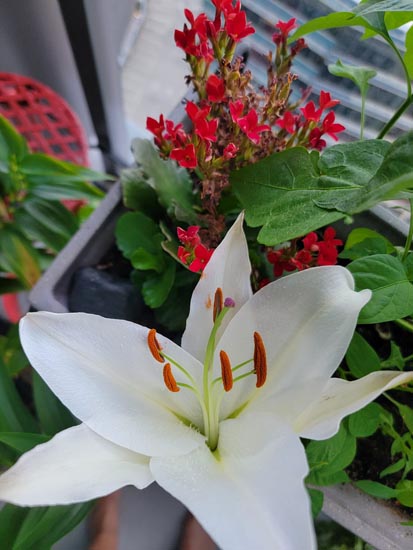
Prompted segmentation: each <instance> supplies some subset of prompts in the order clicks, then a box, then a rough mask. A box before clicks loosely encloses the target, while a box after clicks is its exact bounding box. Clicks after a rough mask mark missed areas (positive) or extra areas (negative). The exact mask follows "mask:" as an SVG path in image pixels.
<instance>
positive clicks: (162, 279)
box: [142, 259, 176, 309]
mask: <svg viewBox="0 0 413 550" xmlns="http://www.w3.org/2000/svg"><path fill="white" fill-rule="evenodd" d="M175 271H176V262H174V261H173V260H169V259H168V261H167V264H166V269H165V270H164V271H163V273H161V274H160V275H158V274H156V273H155V274H153V275H152V274H151V273H148V275H147V277H146V279H145V281H144V283H143V285H142V296H143V299H144V302H145V304H146V305H147V306H149V307H150V308H151V309H154V308H157V307H160V306H161V305H162V304H163V303H164V302H165V300H166V299H167V298H168V295H169V293H170V291H171V289H172V286H173V284H174V281H175Z"/></svg>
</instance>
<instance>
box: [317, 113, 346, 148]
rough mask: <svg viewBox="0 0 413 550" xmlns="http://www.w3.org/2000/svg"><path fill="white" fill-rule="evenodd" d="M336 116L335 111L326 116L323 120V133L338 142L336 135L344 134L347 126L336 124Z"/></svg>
mask: <svg viewBox="0 0 413 550" xmlns="http://www.w3.org/2000/svg"><path fill="white" fill-rule="evenodd" d="M335 119H336V115H335V114H334V113H333V111H330V112H329V113H328V115H326V117H325V119H324V120H323V132H324V133H325V134H327V135H328V136H330V137H331V138H333V139H334V140H335V141H338V137H337V136H336V134H338V133H339V132H343V130H345V129H346V128H345V126H343V125H342V124H338V123H337V122H335Z"/></svg>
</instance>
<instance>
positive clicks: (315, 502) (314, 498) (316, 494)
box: [307, 488, 324, 518]
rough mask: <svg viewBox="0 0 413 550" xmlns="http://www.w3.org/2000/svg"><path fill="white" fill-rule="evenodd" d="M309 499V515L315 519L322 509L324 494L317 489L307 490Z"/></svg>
mask: <svg viewBox="0 0 413 550" xmlns="http://www.w3.org/2000/svg"><path fill="white" fill-rule="evenodd" d="M307 491H308V494H309V495H310V499H311V513H312V516H313V518H316V517H317V516H318V514H319V513H320V512H321V510H322V508H323V502H324V493H323V492H322V491H319V490H318V489H311V488H307Z"/></svg>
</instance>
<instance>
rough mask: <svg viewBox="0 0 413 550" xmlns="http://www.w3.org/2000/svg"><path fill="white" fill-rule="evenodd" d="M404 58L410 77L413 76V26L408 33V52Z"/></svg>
mask: <svg viewBox="0 0 413 550" xmlns="http://www.w3.org/2000/svg"><path fill="white" fill-rule="evenodd" d="M403 60H404V63H405V65H406V67H407V70H408V72H409V76H410V78H413V27H410V29H409V30H408V31H407V33H406V52H405V54H404V57H403Z"/></svg>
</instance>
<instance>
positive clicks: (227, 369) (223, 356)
mask: <svg viewBox="0 0 413 550" xmlns="http://www.w3.org/2000/svg"><path fill="white" fill-rule="evenodd" d="M219 358H220V360H221V374H222V384H223V386H224V390H225V391H230V390H231V389H232V386H233V385H234V381H233V377H232V368H231V362H230V360H229V357H228V354H227V353H226V352H225V351H224V350H221V351H220V352H219Z"/></svg>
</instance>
